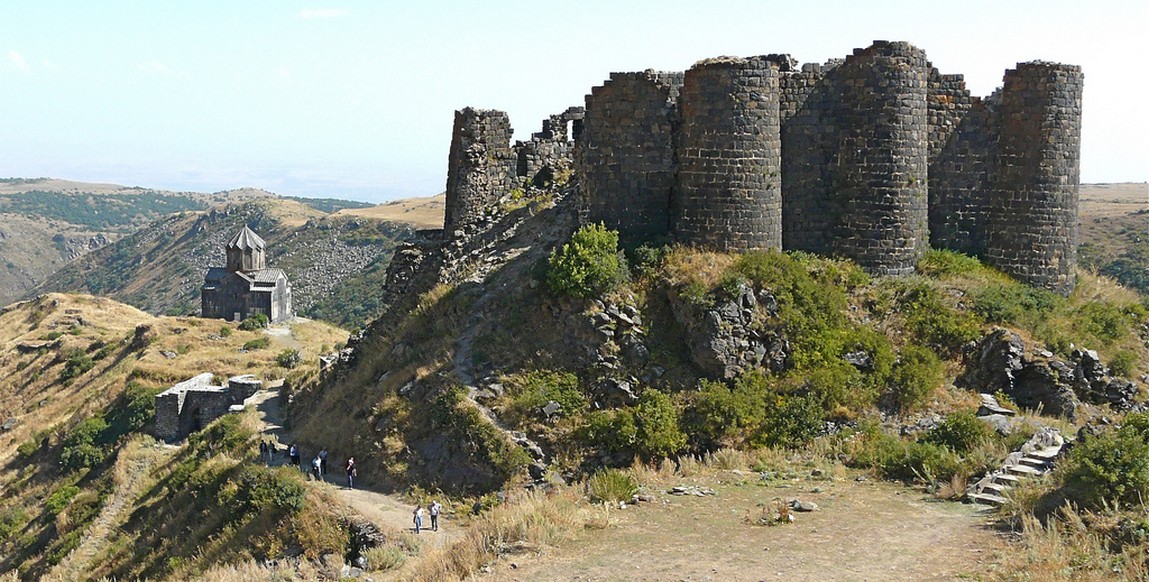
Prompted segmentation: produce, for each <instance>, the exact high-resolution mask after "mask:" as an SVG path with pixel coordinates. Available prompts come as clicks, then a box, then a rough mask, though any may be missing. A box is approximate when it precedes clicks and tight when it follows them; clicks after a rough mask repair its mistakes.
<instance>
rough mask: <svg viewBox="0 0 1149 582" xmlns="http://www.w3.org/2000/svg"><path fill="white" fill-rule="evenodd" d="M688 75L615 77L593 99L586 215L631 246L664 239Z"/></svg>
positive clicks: (583, 154)
mask: <svg viewBox="0 0 1149 582" xmlns="http://www.w3.org/2000/svg"><path fill="white" fill-rule="evenodd" d="M681 86H682V74H681V73H656V72H654V71H645V72H641V73H611V75H610V80H608V81H607V82H606V83H604V84H603V85H602V86H601V87H595V88H594V89H593V90H592V91H591V94H590V95H587V97H586V119H585V120H584V121H583V131H582V136H581V138H580V140H579V142H578V146H577V147H576V151H575V172H576V174H577V175H578V176H579V214H580V216H581V217H582V220H583V221H584V222H586V223H598V222H601V223H603V224H605V225H606V227H607V228H611V229H616V230H618V231H619V235H620V237H621V238H622V239H623V240H624V241H630V240H646V239H652V238H658V237H664V236H666V234H667V233H668V232H669V230H670V200H671V193H672V190H673V188H674V180H675V177H674V170H675V162H674V143H673V133H674V127H673V120H672V117H673V115H674V106H675V102H676V100H677V99H678V92H679V88H680V87H681Z"/></svg>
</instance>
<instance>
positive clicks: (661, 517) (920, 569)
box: [484, 474, 1001, 582]
mask: <svg viewBox="0 0 1149 582" xmlns="http://www.w3.org/2000/svg"><path fill="white" fill-rule="evenodd" d="M752 475H753V474H752ZM702 484H704V485H705V486H708V487H713V488H714V490H715V491H716V493H717V495H715V496H704V497H693V496H686V497H679V496H668V495H664V494H660V495H659V496H658V501H656V502H655V503H654V504H649V505H642V506H641V507H638V508H631V509H628V510H626V511H614V512H612V513H611V517H612V519H613V520H615V521H614V523H613V524H612V526H611V527H608V528H607V529H605V530H601V531H591V532H587V533H584V534H582V535H581V536H580V537H579V538H577V539H576V540H574V541H572V542H570V543H569V544H564V545H563V546H562V547H560V548H551V549H548V550H547V551H545V552H544V553H543V554H542V555H541V556H535V555H520V556H509V557H505V558H504V559H502V560H500V561H499V562H498V563H497V564H496V566H495V567H494V569H493V571H492V572H491V573H490V574H489V575H488V576H486V577H485V578H484V579H488V580H518V581H523V582H526V581H529V580H557V579H564V580H585V581H596V580H639V581H642V580H646V581H651V580H675V581H702V580H713V581H718V580H809V581H815V580H816V581H864V580H873V581H883V582H885V581H892V580H907V581H908V580H960V579H969V578H967V577H968V576H973V577H975V578H976V575H977V573H979V572H985V571H986V570H987V567H988V564H989V563H990V562H992V561H993V555H994V553H995V551H997V550H999V549H1000V548H1001V542H999V541H998V540H997V539H996V537H995V536H994V534H993V532H992V531H991V530H989V529H988V528H986V527H985V524H986V520H987V518H986V517H985V516H984V515H983V514H981V513H979V510H978V509H976V508H975V506H970V505H962V504H960V503H949V502H946V503H942V502H935V501H931V500H928V499H926V498H924V497H923V496H922V495H921V494H920V493H918V492H914V491H912V490H909V489H906V488H903V487H900V486H898V485H894V484H888V483H875V482H871V481H867V482H861V483H858V482H854V481H853V480H852V479H845V480H842V481H835V482H828V481H823V482H821V483H803V484H802V485H800V486H793V487H786V488H783V487H776V486H761V485H759V484H758V483H757V482H752V483H744V484H729V483H725V484H720V483H718V482H716V481H715V482H711V483H702ZM814 487H817V488H818V489H819V492H817V493H815V492H813V490H814ZM775 498H781V499H782V500H788V499H790V498H800V499H802V500H808V501H813V502H815V503H817V504H818V505H819V506H820V509H819V510H818V511H815V512H812V513H798V514H795V516H796V521H795V523H793V524H789V525H781V526H774V527H765V526H754V525H749V524H747V523H745V522H744V520H743V518H744V517H745V516H747V515H760V513H761V511H762V508H761V507H760V506H759V504H760V503H761V504H770V503H772V500H773V499H775ZM664 501H665V503H666V504H665V505H663V502H664ZM622 548H625V550H623V549H622ZM512 563H513V564H514V566H515V567H512Z"/></svg>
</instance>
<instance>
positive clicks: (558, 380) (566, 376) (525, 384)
mask: <svg viewBox="0 0 1149 582" xmlns="http://www.w3.org/2000/svg"><path fill="white" fill-rule="evenodd" d="M507 383H508V384H509V385H510V392H511V394H512V400H511V402H510V404H509V405H508V406H507V410H506V412H507V413H508V415H509V416H510V418H511V419H512V420H513V421H515V422H517V423H518V424H520V425H521V424H524V423H525V422H527V421H528V420H531V419H540V418H542V416H543V412H542V410H543V407H545V406H546V405H547V404H548V403H549V402H551V401H554V402H556V403H558V405H559V406H560V409H559V412H558V414H560V415H562V416H567V417H572V416H578V415H580V414H582V413H583V412H584V411H585V410H586V408H587V406H588V403H587V399H586V396H585V395H584V394H583V392H582V389H581V388H580V386H579V379H578V376H575V375H574V374H572V373H570V372H559V371H552V370H535V371H532V372H528V373H526V374H524V375H522V376H516V377H512V378H508V379H507Z"/></svg>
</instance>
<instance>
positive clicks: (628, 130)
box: [444, 41, 1082, 293]
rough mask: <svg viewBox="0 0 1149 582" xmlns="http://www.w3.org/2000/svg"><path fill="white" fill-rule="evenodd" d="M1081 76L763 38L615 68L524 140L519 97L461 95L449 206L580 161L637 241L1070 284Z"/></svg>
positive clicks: (450, 214)
mask: <svg viewBox="0 0 1149 582" xmlns="http://www.w3.org/2000/svg"><path fill="white" fill-rule="evenodd" d="M1081 87H1082V75H1081V70H1080V68H1078V67H1075V66H1070V65H1060V64H1054V63H1045V62H1040V61H1035V62H1029V63H1021V64H1019V65H1018V66H1017V68H1015V69H1013V70H1009V71H1007V72H1006V74H1005V85H1004V88H1003V89H1002V90H1001V91H1000V92H999V93H996V94H994V95H992V96H990V97H987V98H984V99H982V98H978V97H974V96H972V95H970V93H969V91H968V90H967V89H966V87H965V83H964V80H963V78H962V77H961V76H960V75H949V74H942V73H940V72H939V71H938V70H937V69H935V68H934V67H933V66H932V65H931V64H930V62H929V61H928V60H927V58H926V54H925V53H924V52H922V51H921V50H920V49H918V48H916V47H914V46H913V45H911V44H909V43H905V42H888V41H875V42H874V44H873V45H871V46H870V47H867V48H865V49H857V50H855V51H854V52H853V54H851V55H849V56H847V57H846V58H845V59H842V60H832V61H830V62H827V63H825V64H806V65H802V66H801V67H798V66H797V64H796V62H795V61H794V60H793V59H791V58H790V57H789V56H788V55H766V56H761V57H751V58H731V57H722V58H717V59H707V60H704V61H700V62H699V63H697V64H696V65H695V66H694V67H692V68H691V69H690V70H689V71H687V72H686V73H685V74H682V73H666V72H655V71H649V70H648V71H643V72H639V73H612V74H611V75H610V78H609V79H608V80H607V81H606V82H605V83H604V84H603V85H602V86H600V87H595V88H594V89H592V91H591V93H590V94H589V95H587V97H586V109H585V110H582V109H580V108H572V109H569V110H567V112H565V113H563V114H560V115H558V116H552V117H551V118H549V119H548V120H546V121H544V124H543V131H542V132H539V133H536V134H534V135H533V136H532V138H531V140H530V141H529V142H519V143H517V144H515V145H514V146H512V145H511V144H510V140H511V135H510V133H511V131H510V122H509V120H508V119H507V116H506V114H505V113H502V112H499V111H477V110H473V109H464V110H462V111H460V112H458V113H456V119H455V135H454V140H453V141H452V146H451V158H450V164H451V167H450V170H449V172H448V182H447V216H446V219H445V223H444V226H445V230H446V233H447V236H452V233H454V232H457V231H458V230H459V229H460V228H461V227H463V226H466V225H474V224H477V223H481V222H482V220H483V218H482V217H483V212H484V211H485V210H484V209H486V208H489V207H490V206H491V205H492V204H493V203H494V202H496V201H497V200H498V199H499V198H501V197H502V196H505V195H508V194H509V193H510V192H512V191H513V190H514V189H516V188H529V187H531V186H539V185H543V183H544V182H545V180H546V179H547V177H548V173H547V172H548V171H549V172H550V174H549V175H550V176H553V175H554V169H555V168H567V167H573V173H574V177H575V180H576V182H577V186H578V207H579V213H580V219H581V220H582V221H583V222H584V223H591V222H593V223H599V222H601V223H603V224H605V225H606V226H607V227H609V228H612V229H616V230H618V231H619V233H620V237H621V238H622V240H623V241H624V242H627V243H629V244H635V243H638V242H643V241H662V240H665V239H666V238H668V236H669V237H673V238H674V239H675V240H677V241H679V242H682V243H684V244H689V245H694V246H698V247H701V248H708V249H714V250H722V251H727V250H749V249H776V248H781V249H785V250H804V251H809V252H816V253H822V254H834V255H839V256H844V257H848V258H850V259H853V260H854V261H856V262H858V263H859V264H860V265H861V266H862V267H863V268H864V269H866V270H867V271H869V272H871V273H875V274H881V275H901V274H907V273H910V272H912V271H913V269H914V265H915V264H916V263H917V261H918V259H919V258H921V256H922V254H923V253H924V252H925V251H926V250H927V249H928V248H929V246H930V245H933V246H934V247H937V248H946V249H952V250H956V251H959V252H963V253H968V254H971V255H976V256H980V257H982V258H984V259H985V260H986V261H987V262H989V263H991V264H993V265H995V266H997V267H998V268H1000V269H1002V270H1003V271H1005V272H1006V273H1008V274H1010V275H1012V276H1014V277H1017V278H1018V279H1020V280H1021V281H1023V282H1025V283H1029V284H1032V285H1037V286H1041V287H1045V288H1048V289H1052V290H1054V291H1057V292H1060V293H1069V292H1070V291H1071V290H1072V289H1073V285H1074V278H1073V277H1074V276H1073V271H1074V267H1075V264H1076V248H1077V195H1078V179H1079V176H1078V172H1079V158H1080V147H1081V146H1080V141H1081V140H1080V135H1081ZM575 123H577V125H573V124H575ZM568 124H572V125H571V127H572V128H574V129H571V130H569V131H568V130H566V129H565V128H566V126H567V125H568ZM576 129H577V131H576ZM544 168H550V170H544ZM540 176H541V177H542V178H541V179H540Z"/></svg>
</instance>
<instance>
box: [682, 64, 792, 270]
mask: <svg viewBox="0 0 1149 582" xmlns="http://www.w3.org/2000/svg"><path fill="white" fill-rule="evenodd" d="M678 103H679V112H680V115H681V123H682V128H681V131H680V138H679V142H678V145H677V151H678V188H677V190H676V192H675V197H674V201H675V204H674V208H673V212H674V221H673V224H674V234H675V237H676V238H677V239H678V240H679V241H680V242H683V243H686V244H692V245H697V246H699V247H703V248H709V249H713V250H718V251H731V250H752V249H780V248H781V247H782V189H781V182H782V178H781V164H782V158H781V149H782V146H781V141H780V139H781V138H780V136H779V118H778V68H777V65H776V64H775V63H773V62H771V61H770V60H768V59H767V58H766V57H752V58H747V59H742V58H727V57H724V58H719V59H710V60H705V61H701V62H699V63H697V64H695V65H694V66H693V67H691V69H690V70H689V71H687V72H686V76H685V79H684V82H683V87H682V95H681V97H680V98H679V100H678Z"/></svg>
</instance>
